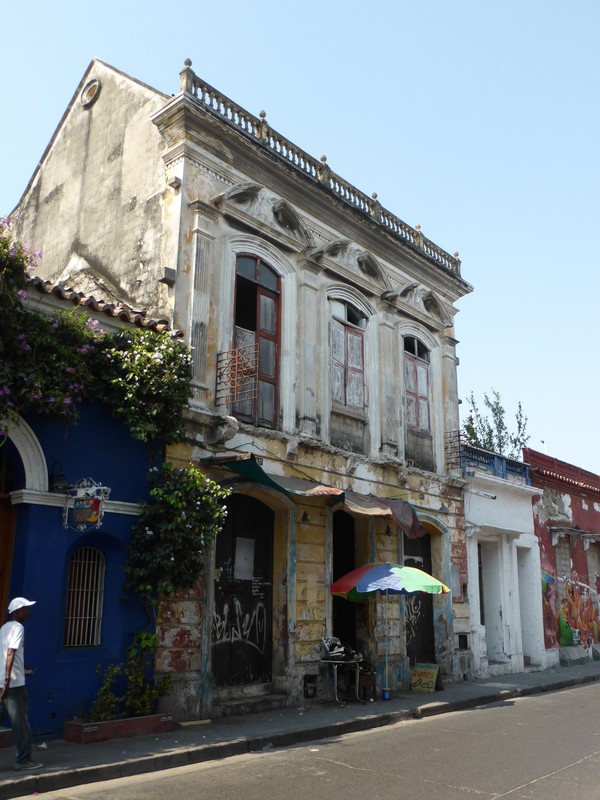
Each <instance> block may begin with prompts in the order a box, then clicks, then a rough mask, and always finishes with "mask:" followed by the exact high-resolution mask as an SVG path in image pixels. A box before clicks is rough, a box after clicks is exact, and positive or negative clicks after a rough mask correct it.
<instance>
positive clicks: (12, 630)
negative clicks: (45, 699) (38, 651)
mask: <svg viewBox="0 0 600 800" xmlns="http://www.w3.org/2000/svg"><path fill="white" fill-rule="evenodd" d="M24 645H25V628H24V627H23V626H22V625H21V623H20V622H17V621H16V620H14V619H13V620H11V621H10V622H7V623H6V624H5V625H3V626H2V627H1V628H0V683H4V679H5V678H6V657H7V655H8V651H9V650H16V651H17V652H16V653H15V659H14V661H13V665H12V671H11V673H10V686H9V688H10V689H14V687H15V686H25V661H24V658H25V652H24Z"/></svg>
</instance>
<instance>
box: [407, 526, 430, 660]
mask: <svg viewBox="0 0 600 800" xmlns="http://www.w3.org/2000/svg"><path fill="white" fill-rule="evenodd" d="M404 565H405V566H407V567H417V569H422V570H423V571H424V572H427V573H429V574H431V539H430V536H429V534H428V533H426V534H425V536H421V537H419V538H418V539H409V538H408V537H407V536H405V537H404ZM405 636H406V655H407V656H408V658H409V660H410V664H411V666H413V665H414V664H416V663H419V664H434V663H435V644H434V638H433V598H432V596H431V595H430V594H425V593H423V592H418V593H417V594H414V595H407V597H406V606H405Z"/></svg>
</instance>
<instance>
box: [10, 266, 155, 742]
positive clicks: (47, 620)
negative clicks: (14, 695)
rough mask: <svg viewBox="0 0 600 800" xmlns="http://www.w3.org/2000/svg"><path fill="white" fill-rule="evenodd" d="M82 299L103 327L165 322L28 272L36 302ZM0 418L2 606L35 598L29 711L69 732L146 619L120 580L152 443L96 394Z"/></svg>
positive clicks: (40, 732) (52, 305)
mask: <svg viewBox="0 0 600 800" xmlns="http://www.w3.org/2000/svg"><path fill="white" fill-rule="evenodd" d="M73 303H74V304H75V305H77V306H80V307H81V308H82V309H85V311H86V312H87V314H88V315H89V316H90V318H91V319H95V320H97V321H99V322H100V324H101V326H102V327H103V329H104V330H116V329H119V328H120V327H122V326H123V325H125V324H130V325H139V326H143V327H146V328H150V329H153V330H162V329H164V325H163V324H162V323H157V322H156V321H155V320H151V319H147V318H143V317H141V316H139V315H132V314H130V313H129V312H127V311H126V309H124V308H122V307H119V306H115V305H113V304H106V303H102V302H100V303H99V302H97V301H96V300H95V299H94V298H91V297H86V296H82V295H81V294H75V293H73V292H71V291H68V290H66V289H64V288H61V287H58V286H53V285H52V284H51V283H50V282H44V281H41V280H39V279H34V280H33V281H32V282H31V283H30V286H29V300H28V301H27V303H26V308H27V309H28V310H35V311H38V312H41V313H52V312H54V311H56V310H57V309H59V308H62V309H63V310H64V309H65V307H68V306H70V305H72V304H73ZM31 346H35V343H34V342H31ZM61 368H64V365H62V367H61ZM2 422H3V424H2V426H1V427H2V432H1V433H0V608H1V609H2V612H1V614H0V616H1V618H2V622H4V619H5V617H6V609H7V607H8V602H9V599H10V598H11V597H15V596H23V595H24V596H25V597H28V598H30V599H32V600H35V602H36V605H35V606H34V608H33V613H32V614H31V618H30V620H29V622H28V623H27V647H26V649H27V661H28V663H29V664H31V665H32V666H33V667H35V670H36V671H35V673H34V674H33V675H31V676H30V677H28V679H27V686H28V690H29V696H30V711H29V719H30V723H31V728H32V731H33V733H34V735H36V736H61V735H62V732H63V723H64V722H65V720H68V719H72V718H74V717H82V716H84V715H85V714H87V713H88V712H89V710H90V706H91V704H92V702H93V701H94V700H95V698H96V696H97V693H98V689H99V687H100V684H101V680H102V678H101V675H100V674H99V671H100V672H101V671H103V670H105V669H106V668H107V667H108V666H109V665H113V664H118V663H122V662H124V661H125V656H126V651H127V648H128V647H129V646H130V645H131V642H132V633H133V632H134V631H142V630H145V628H146V626H147V624H148V617H147V613H146V611H145V609H144V607H143V605H142V603H141V602H140V601H139V600H138V599H137V598H136V597H135V596H134V595H133V593H132V592H130V591H127V590H125V588H124V586H123V583H124V576H125V564H126V559H127V549H128V545H129V541H130V537H131V526H132V524H133V523H134V522H135V520H136V519H137V515H138V514H139V503H140V501H142V500H144V499H146V498H147V495H148V488H149V487H148V483H147V474H148V469H149V468H150V467H151V466H152V465H153V463H154V461H153V453H152V450H151V448H150V446H149V445H146V444H143V443H141V442H139V441H136V440H134V439H133V438H132V437H131V435H130V432H129V430H128V428H127V427H126V426H125V425H124V424H122V423H120V422H117V421H116V420H115V419H114V418H113V417H112V416H111V415H110V414H109V413H108V412H107V411H106V410H105V409H103V408H102V407H100V406H97V405H93V404H90V403H87V402H85V403H82V405H81V407H80V409H79V418H78V420H77V424H70V425H67V424H66V423H65V422H64V421H61V420H60V418H59V419H51V418H49V417H47V416H45V415H42V414H37V413H33V412H30V413H28V414H27V415H25V416H17V415H14V416H13V417H11V419H10V420H9V421H8V424H7V421H6V420H2Z"/></svg>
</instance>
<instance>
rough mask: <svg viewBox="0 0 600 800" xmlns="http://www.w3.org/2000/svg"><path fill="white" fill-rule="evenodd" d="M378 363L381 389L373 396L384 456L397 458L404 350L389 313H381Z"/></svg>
mask: <svg viewBox="0 0 600 800" xmlns="http://www.w3.org/2000/svg"><path fill="white" fill-rule="evenodd" d="M386 305H387V303H382V306H386ZM379 364H380V365H381V367H380V369H379V371H378V376H377V377H378V384H377V385H378V391H377V392H374V393H373V398H375V397H376V398H377V399H378V408H377V413H378V415H379V419H380V442H381V443H380V451H381V455H382V456H384V457H385V456H387V457H390V458H397V457H398V435H399V431H400V415H401V410H400V409H401V407H402V397H401V394H400V386H401V381H400V377H399V375H398V370H399V368H400V367H401V365H402V352H398V339H397V336H396V330H395V327H394V323H393V321H392V320H391V319H389V317H388V316H387V315H385V316H382V319H381V321H380V324H379Z"/></svg>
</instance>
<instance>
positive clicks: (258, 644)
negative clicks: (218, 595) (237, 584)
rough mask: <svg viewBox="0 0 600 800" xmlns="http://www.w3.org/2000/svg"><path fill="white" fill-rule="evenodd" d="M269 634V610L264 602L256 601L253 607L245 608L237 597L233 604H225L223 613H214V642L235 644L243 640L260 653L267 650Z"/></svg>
mask: <svg viewBox="0 0 600 800" xmlns="http://www.w3.org/2000/svg"><path fill="white" fill-rule="evenodd" d="M266 635H267V610H266V608H265V605H264V603H262V602H260V601H259V602H254V603H252V607H251V608H248V609H244V608H243V607H242V604H241V602H240V600H239V599H238V598H237V597H234V598H233V602H232V604H231V606H230V605H229V604H228V603H224V604H223V613H222V614H219V613H217V612H216V611H215V612H214V614H213V624H212V643H213V645H219V644H226V643H227V644H233V643H235V642H241V643H242V644H245V645H247V646H248V647H252V648H254V649H255V650H257V651H258V652H259V653H261V654H263V653H264V652H265V644H266Z"/></svg>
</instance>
